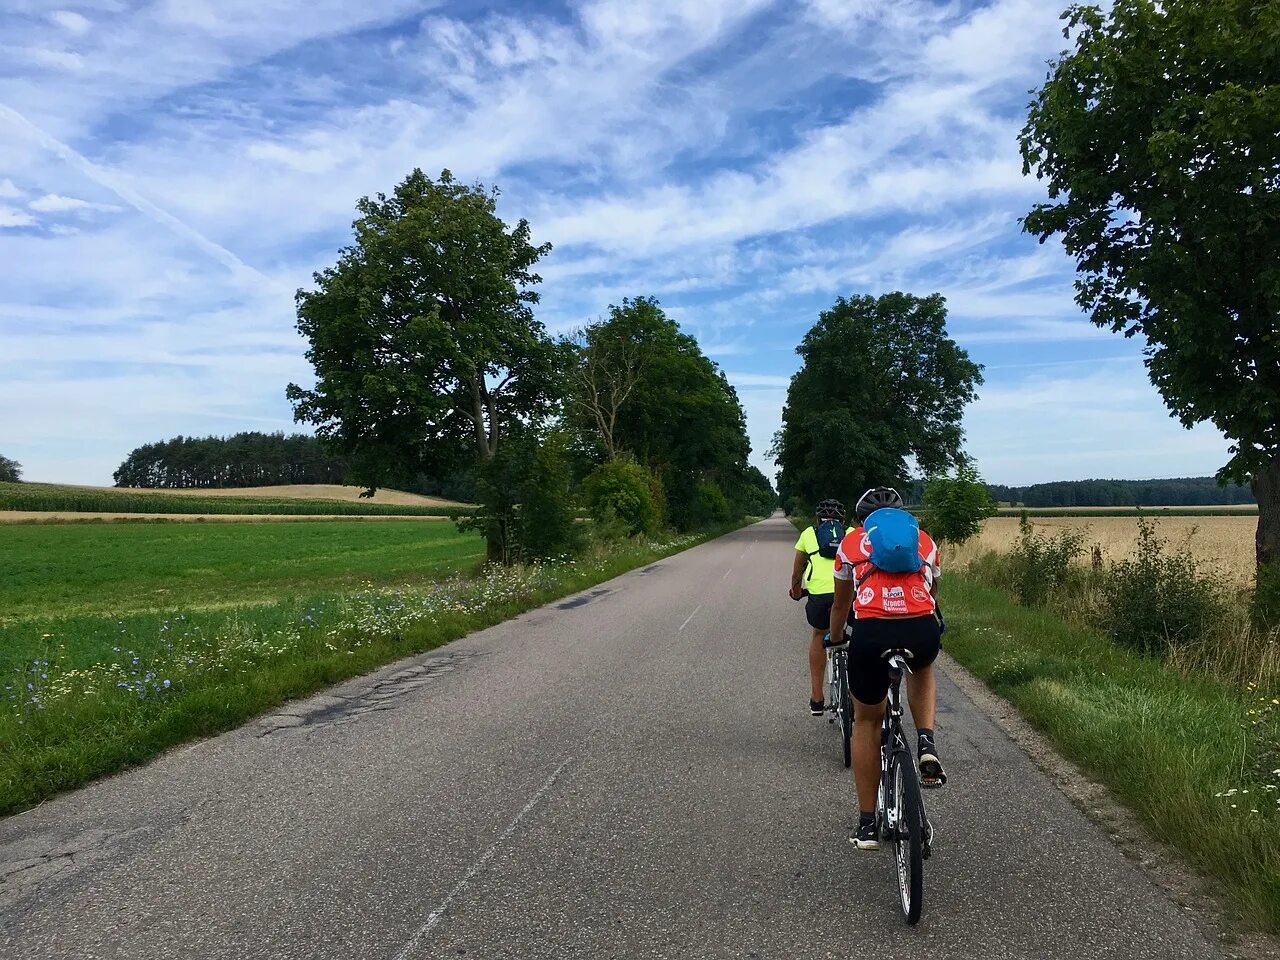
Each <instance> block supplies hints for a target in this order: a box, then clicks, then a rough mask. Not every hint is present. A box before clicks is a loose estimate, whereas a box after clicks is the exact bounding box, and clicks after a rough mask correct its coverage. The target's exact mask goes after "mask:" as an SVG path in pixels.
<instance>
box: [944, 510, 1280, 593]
mask: <svg viewBox="0 0 1280 960" xmlns="http://www.w3.org/2000/svg"><path fill="white" fill-rule="evenodd" d="M1151 519H1152V522H1153V523H1154V524H1155V525H1156V530H1157V532H1158V533H1159V535H1160V536H1161V537H1162V538H1164V539H1166V540H1168V541H1169V542H1170V545H1171V546H1174V547H1177V546H1182V545H1186V546H1187V547H1188V548H1189V549H1190V551H1191V553H1192V555H1193V556H1195V557H1196V559H1197V560H1199V561H1201V562H1202V563H1203V564H1204V565H1205V567H1206V568H1208V569H1211V570H1214V571H1217V572H1218V573H1219V574H1220V575H1221V576H1222V577H1223V578H1224V579H1227V580H1230V581H1232V582H1235V583H1240V584H1247V583H1249V582H1251V581H1252V579H1253V572H1254V552H1253V538H1254V532H1255V530H1256V529H1257V526H1258V518H1257V517H1256V516H1245V517H1231V516H1210V517H1157V518H1151ZM1031 525H1032V526H1033V527H1034V528H1035V530H1036V532H1037V533H1042V534H1047V535H1049V536H1053V535H1054V534H1055V533H1057V532H1058V531H1061V530H1079V531H1081V532H1083V533H1084V535H1085V542H1086V545H1087V546H1086V549H1089V550H1092V548H1093V546H1094V545H1095V544H1097V545H1098V546H1100V547H1101V548H1102V556H1103V559H1104V560H1105V561H1107V562H1111V561H1114V560H1120V559H1123V558H1124V557H1126V556H1129V555H1130V554H1131V553H1132V551H1133V548H1134V544H1136V543H1137V539H1138V522H1137V519H1136V518H1135V517H1097V518H1096V519H1091V518H1089V517H1039V518H1037V517H1034V516H1033V517H1031ZM1017 539H1018V518H1017V517H992V518H991V519H989V520H987V521H986V522H985V523H984V524H983V527H982V532H981V533H979V534H978V536H976V537H974V538H973V539H972V540H970V541H969V542H968V543H965V544H962V545H960V546H958V547H952V546H950V545H946V544H944V545H943V548H942V562H943V565H944V567H945V566H955V567H965V566H967V565H968V564H969V562H970V561H972V560H973V559H974V558H975V557H979V556H981V555H982V554H984V553H988V552H990V551H996V552H1004V551H1007V550H1009V549H1010V548H1011V547H1012V546H1013V544H1014V542H1015V541H1017ZM1085 559H1087V557H1086V558H1085Z"/></svg>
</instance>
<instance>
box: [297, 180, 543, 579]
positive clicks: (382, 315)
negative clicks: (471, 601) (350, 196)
mask: <svg viewBox="0 0 1280 960" xmlns="http://www.w3.org/2000/svg"><path fill="white" fill-rule="evenodd" d="M497 195H498V192H497V190H496V189H486V188H484V187H483V186H481V185H479V184H476V185H473V186H467V185H464V184H460V183H458V182H457V181H455V180H454V178H453V177H452V175H451V174H450V173H449V171H448V170H445V171H444V172H443V173H441V174H440V178H439V179H438V180H432V179H431V178H429V177H427V176H426V175H425V174H424V173H423V172H422V171H421V170H414V171H413V172H412V173H411V174H409V176H408V177H406V178H405V180H404V182H403V183H401V184H400V185H399V186H397V187H396V188H395V191H394V192H393V193H392V195H391V196H389V197H388V196H386V195H384V194H378V195H377V197H376V199H372V200H371V199H369V198H367V197H366V198H363V199H361V200H360V201H359V203H358V204H357V209H358V210H359V212H360V217H359V218H358V219H357V220H356V221H355V223H354V224H353V228H354V232H355V238H354V241H353V243H352V244H351V245H350V246H348V247H346V248H344V249H343V250H342V251H341V254H340V256H339V258H338V262H337V264H336V265H335V266H333V267H329V268H327V269H325V270H322V271H321V272H319V273H317V274H315V284H316V289H314V290H300V291H299V292H298V295H297V311H298V330H299V332H300V333H302V335H303V336H304V337H306V338H307V341H308V342H309V343H310V345H311V346H310V349H309V350H308V351H307V359H308V360H310V361H311V363H312V364H313V365H314V366H315V371H316V383H315V386H314V387H313V388H311V389H304V388H303V387H300V386H297V385H296V384H290V385H289V388H288V396H289V398H290V400H292V401H293V404H294V416H295V418H296V419H297V420H299V421H305V422H309V423H313V424H315V425H316V433H317V435H319V436H320V437H322V438H324V439H325V440H326V441H328V442H329V443H330V444H331V445H332V446H333V447H334V448H336V449H337V450H338V451H339V452H341V453H342V454H343V455H344V456H345V457H346V458H347V460H348V461H349V463H350V465H351V474H350V477H351V480H352V481H354V482H356V483H362V484H365V485H366V486H368V487H370V488H374V487H378V486H383V485H386V484H389V483H392V482H396V481H399V482H403V481H404V480H405V479H407V478H411V477H414V476H416V475H418V474H420V473H426V474H428V475H443V474H445V473H447V472H449V471H451V470H454V469H457V467H458V466H459V464H461V463H465V462H467V461H470V462H471V463H473V464H477V465H479V464H484V463H486V462H488V461H489V460H491V459H492V458H493V457H494V455H495V454H496V453H497V451H498V448H499V446H500V444H501V443H502V438H503V435H504V433H505V432H507V430H508V429H510V427H511V426H512V425H513V424H516V423H519V424H521V425H528V424H529V423H532V422H536V421H537V420H539V419H540V418H542V417H543V416H545V415H546V414H547V413H549V412H550V410H551V409H552V407H553V405H554V399H555V397H556V395H557V392H558V388H557V377H558V375H559V367H560V354H559V351H558V350H557V348H556V346H555V345H554V344H553V343H552V342H551V341H550V339H549V338H548V337H547V336H546V334H545V331H544V330H543V327H542V324H541V323H539V322H538V321H537V320H536V319H535V318H534V316H533V312H532V309H531V308H532V305H533V304H534V303H536V302H537V300H538V295H537V292H536V291H535V290H534V289H533V288H534V285H536V284H537V283H538V282H539V280H540V278H539V277H538V275H537V274H535V273H534V272H533V267H534V265H535V264H536V263H537V261H538V260H539V259H540V258H541V257H542V256H543V255H544V254H546V253H547V252H548V251H549V250H550V249H551V247H550V244H542V245H540V246H539V245H534V244H533V243H532V242H531V240H530V230H529V224H528V223H527V222H526V221H524V220H521V221H519V223H517V224H516V225H515V227H514V228H508V227H507V225H506V224H505V223H503V221H502V220H501V219H499V217H498V215H497V213H496V199H497ZM490 548H491V553H493V554H494V555H497V554H498V553H499V552H500V551H501V546H500V544H499V543H497V541H496V540H494V539H493V538H491V540H490Z"/></svg>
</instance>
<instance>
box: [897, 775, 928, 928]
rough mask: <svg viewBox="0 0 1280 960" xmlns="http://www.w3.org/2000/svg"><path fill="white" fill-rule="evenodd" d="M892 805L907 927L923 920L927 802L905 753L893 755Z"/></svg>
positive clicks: (901, 898) (899, 891)
mask: <svg viewBox="0 0 1280 960" xmlns="http://www.w3.org/2000/svg"><path fill="white" fill-rule="evenodd" d="M892 773H893V803H894V807H895V811H894V812H895V813H896V814H897V816H896V817H895V819H896V821H897V822H896V824H895V825H894V832H893V853H894V859H895V860H896V861H897V868H898V896H899V899H900V900H901V903H902V915H903V917H904V918H906V921H907V923H909V924H914V923H916V922H917V921H919V919H920V909H921V907H922V905H923V901H924V850H923V848H924V802H923V801H922V800H921V798H920V781H919V779H918V778H917V776H916V765H915V762H914V761H913V760H912V759H911V754H910V753H908V752H907V751H906V750H897V751H895V752H894V754H893V772H892Z"/></svg>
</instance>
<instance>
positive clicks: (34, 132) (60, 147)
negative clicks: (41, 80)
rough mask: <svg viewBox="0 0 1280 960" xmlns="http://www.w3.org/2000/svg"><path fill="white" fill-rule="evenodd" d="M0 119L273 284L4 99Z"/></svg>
mask: <svg viewBox="0 0 1280 960" xmlns="http://www.w3.org/2000/svg"><path fill="white" fill-rule="evenodd" d="M0 120H7V121H9V123H10V124H12V125H13V126H15V127H17V128H18V129H19V130H21V131H24V132H26V133H27V134H29V135H30V136H31V138H32V139H33V140H35V141H36V142H37V143H39V144H40V145H41V146H42V147H44V148H45V149H46V150H49V151H50V152H52V153H55V154H57V155H58V156H59V157H61V158H62V159H63V160H65V161H66V162H67V163H69V164H70V165H71V166H73V167H75V168H76V169H77V170H79V171H80V172H81V173H82V174H84V175H85V176H86V177H88V178H89V179H90V180H92V181H93V182H94V183H96V184H98V185H99V186H101V187H105V188H106V189H108V190H110V191H111V192H112V193H114V194H115V195H116V196H117V197H119V198H120V199H121V200H123V201H124V202H125V203H127V204H129V206H131V207H133V208H134V209H135V210H137V211H138V212H139V213H141V214H143V215H144V216H146V217H149V218H151V219H152V220H154V221H155V222H156V223H158V224H160V225H162V226H165V227H168V228H169V229H170V230H172V231H173V232H174V233H176V234H177V235H178V236H180V237H182V238H184V239H185V240H189V241H190V242H191V243H193V244H195V245H196V246H197V247H199V248H200V249H201V250H203V251H204V252H205V253H207V254H209V256H211V257H213V259H215V260H217V261H218V262H219V263H221V264H222V265H223V266H225V267H226V268H227V269H228V270H230V271H231V273H232V274H233V275H234V276H235V277H236V279H237V280H240V281H245V282H249V283H252V284H253V285H259V284H266V285H268V286H271V285H272V283H271V281H270V280H269V279H268V278H267V277H266V276H264V275H263V274H261V273H259V272H258V271H257V270H255V269H254V268H253V267H251V266H249V265H248V264H247V263H245V262H244V261H243V260H241V259H240V258H239V257H237V256H236V255H235V254H234V253H232V252H231V251H230V250H228V249H227V248H226V247H223V246H220V245H219V244H216V243H214V242H213V241H212V240H210V239H209V238H208V237H206V236H205V235H204V234H202V233H200V232H199V231H198V230H196V229H194V228H192V227H189V226H188V225H187V224H185V223H183V222H182V221H181V220H179V219H178V218H177V217H175V216H174V215H173V214H171V213H169V212H168V211H166V210H162V209H161V208H160V207H157V206H156V205H155V204H154V203H152V202H151V201H150V200H148V199H147V198H146V197H144V196H142V195H140V194H139V193H138V192H137V191H135V190H133V189H132V188H131V187H129V186H127V185H125V184H123V183H121V182H120V181H119V180H118V179H116V177H115V176H114V175H113V174H112V173H111V172H110V171H108V170H104V169H103V168H102V167H100V166H99V165H98V164H96V163H94V162H93V161H92V160H90V159H89V158H88V157H86V156H84V154H82V153H79V152H78V151H76V150H74V149H72V148H71V147H69V146H67V144H65V143H63V142H62V141H61V140H59V139H57V138H56V137H54V136H52V135H51V134H49V133H46V132H45V131H44V130H42V129H40V127H38V126H36V125H35V124H34V123H32V122H31V121H30V120H28V119H27V118H26V117H25V116H23V115H22V114H21V113H19V112H18V111H17V110H14V109H13V108H12V107H9V106H6V105H4V104H3V103H0Z"/></svg>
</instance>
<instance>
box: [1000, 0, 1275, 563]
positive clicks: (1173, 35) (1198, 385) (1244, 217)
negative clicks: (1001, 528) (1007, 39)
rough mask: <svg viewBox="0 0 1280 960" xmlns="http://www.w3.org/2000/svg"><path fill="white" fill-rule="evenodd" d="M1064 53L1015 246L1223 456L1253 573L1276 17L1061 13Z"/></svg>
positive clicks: (1122, 4) (1266, 510) (1265, 535)
mask: <svg viewBox="0 0 1280 960" xmlns="http://www.w3.org/2000/svg"><path fill="white" fill-rule="evenodd" d="M1064 19H1065V20H1066V29H1065V30H1064V35H1065V36H1067V37H1068V38H1069V39H1074V49H1070V50H1068V51H1066V52H1065V53H1064V54H1063V55H1062V56H1061V57H1060V58H1059V59H1058V60H1057V61H1056V62H1055V63H1053V64H1052V65H1051V67H1050V71H1049V75H1048V78H1047V79H1046V81H1045V83H1044V85H1043V86H1042V87H1041V88H1040V90H1039V91H1038V92H1037V93H1036V95H1035V99H1034V100H1033V101H1032V103H1031V107H1030V113H1029V116H1028V119H1027V123H1026V126H1025V128H1024V129H1023V131H1022V134H1021V138H1020V143H1021V149H1022V157H1023V165H1024V170H1025V171H1026V172H1028V173H1034V174H1036V175H1037V176H1038V177H1040V178H1041V179H1043V180H1044V181H1045V182H1046V183H1047V186H1048V189H1049V197H1050V202H1048V203H1041V204H1037V205H1036V206H1035V207H1034V209H1032V211H1031V212H1030V213H1029V214H1028V215H1027V217H1026V218H1025V221H1024V225H1025V228H1026V229H1027V231H1029V232H1031V233H1033V234H1036V235H1037V236H1039V238H1040V240H1041V241H1042V242H1043V241H1044V240H1046V239H1047V238H1049V237H1051V236H1055V235H1060V236H1061V237H1062V241H1063V244H1064V246H1065V247H1066V249H1067V251H1068V252H1069V253H1070V254H1071V255H1072V256H1073V257H1074V258H1075V260H1076V265H1077V269H1078V272H1079V277H1078V279H1077V282H1076V294H1077V295H1076V299H1077V301H1078V302H1079V303H1080V305H1081V306H1082V307H1083V308H1084V309H1085V310H1087V311H1088V312H1089V314H1090V317H1091V319H1092V321H1093V322H1094V323H1095V324H1097V325H1098V326H1101V327H1109V328H1111V329H1112V330H1114V331H1116V332H1118V333H1123V334H1124V335H1125V336H1127V337H1132V336H1141V337H1143V338H1144V339H1145V341H1146V345H1147V346H1146V358H1147V359H1146V363H1147V369H1148V371H1149V374H1150V377H1151V381H1152V383H1154V384H1155V386H1156V388H1157V389H1158V390H1159V391H1160V394H1161V396H1162V397H1163V398H1164V400H1165V402H1166V403H1167V404H1168V405H1169V407H1170V409H1171V410H1173V412H1174V413H1175V414H1176V415H1177V416H1178V418H1179V419H1180V420H1181V421H1182V423H1183V424H1185V425H1187V426H1191V425H1193V424H1196V423H1199V422H1202V421H1209V422H1211V423H1213V424H1214V425H1215V426H1216V427H1217V428H1218V429H1219V430H1221V431H1222V432H1223V433H1224V434H1226V435H1227V437H1229V438H1230V439H1231V440H1232V443H1233V445H1232V448H1231V452H1232V457H1231V459H1230V461H1229V462H1228V463H1227V464H1226V465H1225V467H1224V469H1223V471H1222V473H1221V474H1220V476H1222V477H1223V478H1231V479H1236V480H1243V479H1247V478H1248V479H1252V481H1253V484H1254V488H1255V491H1256V492H1257V493H1258V501H1259V510H1260V526H1259V539H1258V557H1259V562H1269V561H1271V560H1274V559H1278V558H1280V337H1277V335H1276V331H1277V328H1278V326H1280V6H1277V4H1275V3H1259V2H1257V0H1173V2H1163V3H1161V2H1157V0H1116V2H1115V3H1114V4H1112V5H1111V7H1110V9H1109V10H1108V11H1105V12H1104V11H1103V10H1101V9H1099V8H1098V7H1094V6H1072V7H1071V8H1069V9H1068V10H1067V12H1066V14H1065V15H1064Z"/></svg>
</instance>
